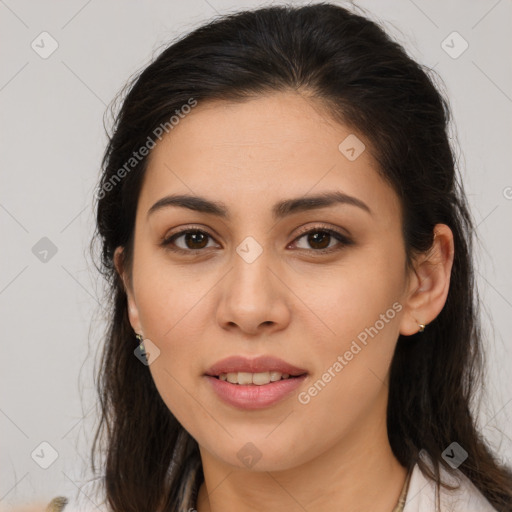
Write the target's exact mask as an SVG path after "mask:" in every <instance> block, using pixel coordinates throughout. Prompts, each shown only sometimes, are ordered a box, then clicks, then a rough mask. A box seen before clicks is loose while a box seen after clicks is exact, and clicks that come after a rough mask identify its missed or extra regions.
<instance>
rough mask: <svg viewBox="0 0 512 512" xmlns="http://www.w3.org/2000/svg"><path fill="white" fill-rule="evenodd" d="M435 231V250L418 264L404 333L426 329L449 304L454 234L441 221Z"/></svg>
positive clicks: (410, 288)
mask: <svg viewBox="0 0 512 512" xmlns="http://www.w3.org/2000/svg"><path fill="white" fill-rule="evenodd" d="M434 233H435V235H434V242H433V245H432V247H431V249H430V250H429V251H427V252H426V253H424V254H422V255H421V256H419V257H418V258H417V261H416V262H415V264H414V275H413V276H412V279H411V280H410V287H409V291H408V297H407V299H406V301H405V308H404V309H405V311H404V314H403V317H402V322H401V325H400V334H402V335H404V336H410V335H412V334H415V333H417V332H422V331H423V329H424V328H425V326H426V325H428V324H429V323H431V322H432V321H433V320H434V319H435V318H436V317H437V316H438V315H439V313H440V312H441V311H442V309H443V307H444V305H445V303H446V298H447V296H448V290H449V288H450V275H451V269H452V265H453V257H454V245H453V233H452V231H451V229H450V228H449V227H448V226H447V225H446V224H437V225H436V226H435V228H434Z"/></svg>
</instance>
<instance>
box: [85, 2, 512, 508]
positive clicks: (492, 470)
mask: <svg viewBox="0 0 512 512" xmlns="http://www.w3.org/2000/svg"><path fill="white" fill-rule="evenodd" d="M431 75H432V77H431ZM299 90H300V91H306V92H307V93H308V94H310V95H311V96H312V97H314V98H316V99H318V101H320V102H321V103H322V104H323V105H325V106H326V107H327V108H328V110H329V112H330V113H331V115H332V117H333V118H334V119H337V120H338V121H340V122H342V123H344V124H346V125H348V126H350V127H353V129H354V130H357V131H358V132H359V133H361V134H364V136H365V137H366V138H367V139H368V140H369V141H370V143H371V145H372V151H373V154H374V157H375V158H376V160H377V161H378V163H379V166H380V172H381V173H382V176H383V177H384V178H385V179H386V180H387V181H388V182H389V183H390V184H391V185H392V186H393V188H394V190H395V191H396V193H397V194H398V196H399V198H400V201H401V206H402V212H403V236H404V240H405V246H406V254H407V262H408V265H409V266H410V265H411V264H412V260H413V256H414V255H415V254H417V253H421V252H424V251H427V250H428V249H429V248H430V247H431V246H432V241H433V228H434V226H435V225H436V224H437V223H443V224H447V225H448V226H449V227H450V228H451V230H452V232H453V235H454V244H455V256H454V262H453V268H452V273H451V283H450V290H449V293H448V297H447V300H446V304H445V306H444V308H443V310H442V311H441V313H440V314H439V315H438V317H437V318H436V319H435V320H434V321H433V322H432V323H431V324H430V325H429V326H428V328H427V329H426V330H425V332H424V333H422V334H416V335H413V336H408V337H404V336H400V337H399V339H398V342H397V346H396V351H395V354H394V358H393V361H392V364H391V370H390V371H391V374H390V384H389V405H388V410H387V425H388V432H389V441H390V444H391V447H392V450H393V452H394V454H395V456H396V457H397V459H398V460H399V461H400V463H401V464H402V465H403V466H405V467H407V468H410V467H412V466H413V465H414V464H415V463H418V464H419V466H420V468H421V470H422V471H423V472H424V473H425V474H426V475H428V476H429V477H430V478H432V479H434V480H435V481H436V482H437V483H438V484H439V483H440V477H439V470H438V463H439V464H441V465H443V466H444V467H445V468H446V469H447V470H448V471H451V468H450V466H449V465H448V464H447V463H446V462H445V460H444V459H443V457H442V456H441V454H442V452H443V450H445V448H447V447H448V446H449V445H450V444H451V443H452V442H453V441H456V442H458V443H459V444H460V445H461V446H462V447H463V448H464V449H465V450H466V451H467V452H468V454H469V456H468V458H467V459H466V460H465V461H464V462H463V463H462V465H461V466H460V467H459V469H460V471H462V472H463V473H464V474H465V475H466V476H467V477H469V479H470V480H471V481H472V482H473V483H474V485H475V486H476V487H477V488H478V489H479V490H480V491H481V492H482V493H483V495H484V496H485V497H486V498H487V499H488V500H489V501H490V502H491V504H493V506H494V507H495V508H496V509H497V510H499V511H503V512H504V511H510V510H511V507H512V491H511V488H512V473H511V471H510V469H508V468H505V467H503V466H501V465H500V464H499V463H498V461H497V459H496V458H495V456H494V455H493V454H492V453H491V451H490V450H489V449H488V447H487V445H486V443H485V441H484V440H483V439H482V437H481V435H480V434H479V432H478V430H477V427H476V423H475V418H474V412H473V411H472V407H473V406H474V403H473V400H474V397H475V391H476V390H478V387H479V386H480V382H481V377H482V375H481V372H482V367H483V364H482V348H481V339H482V335H481V331H480V327H479V306H478V295H477V292H476V288H475V283H474V273H473V267H472V265H473V264H472V243H473V242H472V239H473V236H474V232H473V224H472V219H471V215H470V213H469V211H468V207H467V202H466V198H465V195H464V191H463V187H462V183H461V182H460V179H458V175H457V173H456V165H455V157H454V153H453V149H452V148H451V145H450V141H449V136H448V131H449V121H450V111H449V106H448V103H447V101H446V100H445V99H444V98H443V96H442V95H441V93H440V92H439V91H438V89H437V88H436V86H435V85H434V78H433V74H432V72H431V71H430V70H428V69H426V68H424V67H423V66H421V65H420V64H418V63H416V62H415V61H414V60H412V59H411V58H410V57H409V56H408V55H407V54H406V52H405V51H404V49H403V48H402V47H401V46H400V45H399V44H398V43H396V42H394V41H393V40H392V39H391V38H390V37H389V36H388V35H387V34H386V33H385V32H384V31H383V29H382V28H380V27H379V25H378V24H376V23H374V22H372V21H370V20H369V19H368V18H367V17H365V16H360V15H358V14H355V13H353V12H350V11H349V10H347V9H344V8H342V7H339V6H336V5H332V4H328V3H318V4H313V5H307V6H303V7H291V6H276V7H266V8H261V9H257V10H254V11H244V12H239V13H235V14H231V15H226V16H222V17H220V18H218V19H215V20H213V21H211V22H210V23H208V24H206V25H203V26H201V27H200V28H198V29H196V30H194V31H193V32H191V33H190V34H188V35H186V36H184V37H182V38H180V39H178V40H177V41H175V42H173V43H172V44H171V45H170V46H168V47H167V48H166V49H165V50H164V51H162V52H161V53H160V55H158V57H157V58H156V59H155V60H154V61H153V62H152V63H151V64H150V65H149V66H147V67H146V68H145V69H144V70H143V71H142V72H140V73H138V74H137V76H136V77H135V78H134V79H133V80H132V81H131V82H130V83H129V84H128V88H127V93H126V95H125V97H124V99H123V101H122V105H121V108H120V110H119V112H118V114H117V116H116V119H115V124H114V126H113V130H112V134H111V136H110V137H109V142H108V146H107V148H106V151H105V155H104V158H103V172H102V176H101V179H100V182H99V185H98V190H97V194H96V199H97V231H96V233H95V234H94V238H93V241H92V246H91V248H92V250H93V251H94V243H95V241H97V240H100V241H101V244H102V246H101V256H100V259H101V261H100V262H99V263H98V268H99V270H100V271H101V272H102V274H103V275H104V277H105V279H106V281H107V285H108V294H107V296H106V299H105V300H106V304H107V306H108V307H109V315H110V316H109V325H108V331H107V332H106V336H105V345H104V352H103V355H102V359H101V361H102V362H101V368H100V371H99V379H98V392H99V398H100V406H101V421H100V425H99V427H98V430H97V432H96V436H95V439H94V444H93V450H92V451H93V453H92V454H93V462H92V465H93V470H94V469H95V453H101V454H102V455H104V457H105V461H104V465H103V466H102V467H104V470H105V474H104V484H105V492H106V498H107V502H108V503H109V506H110V507H111V509H112V510H113V511H116V512H130V511H133V512H140V511H141V510H151V511H178V510H187V509H188V508H189V507H193V506H195V501H194V499H195V497H196V493H197V489H198V486H199V485H200V483H201V482H202V479H203V474H202V468H201V461H200V457H199V451H198V446H197V442H196V441H195V440H194V439H193V438H192V437H191V436H190V435H189V434H188V433H187V432H186V431H185V430H184V429H183V427H182V426H181V425H180V424H179V423H178V421H177V420H176V418H175V417H174V416H173V415H172V414H171V412H170V411H169V409H168V408H167V407H166V405H165V403H164V402H163V400H162V399H161V397H160V395H159V393H158V391H157V389H156V387H155V385H154V383H153V380H152V378H151V375H150V372H149V369H148V368H147V367H146V366H144V365H142V364H141V363H140V362H139V360H138V359H137V358H136V357H134V354H133V351H134V349H135V347H136V346H137V341H136V339H135V336H134V332H133V330H132V328H131V326H130V323H129V320H128V315H127V300H126V294H125V291H124V287H123V283H122V281H121V280H120V278H119V275H118V274H117V273H116V270H115V267H114V263H113V254H114V251H115V249H116V248H117V247H118V246H123V247H124V248H125V251H124V256H125V258H124V266H125V268H126V269H127V271H128V272H129V271H130V269H131V257H132V253H133V239H134V223H135V213H136V208H137V202H138V198H139V193H140V190H141V184H142V180H143V177H144V173H145V169H146V164H147V157H143V158H140V160H139V159H138V158H137V161H134V160H130V159H132V158H134V154H135V153H137V154H139V153H138V151H139V149H140V148H141V147H143V146H144V145H147V144H148V140H149V139H151V138H152V137H153V138H154V136H155V130H157V129H158V127H159V126H161V125H162V124H164V125H165V123H169V119H170V117H171V116H172V115H173V114H174V113H175V112H176V110H178V111H179V110H180V109H181V108H182V106H183V105H186V104H187V103H190V99H191V98H193V99H194V101H197V102H198V103H199V104H200V103H201V102H203V101H208V100H219V99H220V100H223V99H225V100H231V101H232V100H238V101H243V100H244V99H247V98H251V97H255V96H258V95H265V94H266V93H270V92H274V91H299ZM123 94H124V93H123ZM191 115H193V114H191ZM171 136H172V133H171ZM127 162H131V163H130V166H128V167H127ZM123 168H124V169H125V172H120V169H123ZM422 449H423V450H425V451H426V452H427V453H428V454H429V456H430V457H431V458H432V460H433V461H434V462H435V465H434V471H433V472H431V471H430V469H429V467H428V466H427V465H426V464H425V463H424V462H423V461H422V459H421V458H420V457H419V453H420V451H421V450H422Z"/></svg>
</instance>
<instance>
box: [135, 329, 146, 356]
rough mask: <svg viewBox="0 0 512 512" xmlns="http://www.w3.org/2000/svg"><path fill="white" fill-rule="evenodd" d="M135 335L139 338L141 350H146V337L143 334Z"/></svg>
mask: <svg viewBox="0 0 512 512" xmlns="http://www.w3.org/2000/svg"><path fill="white" fill-rule="evenodd" d="M135 337H136V338H137V339H138V340H139V350H140V351H141V353H142V352H144V338H143V336H142V334H136V335H135Z"/></svg>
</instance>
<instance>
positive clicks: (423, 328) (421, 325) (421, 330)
mask: <svg viewBox="0 0 512 512" xmlns="http://www.w3.org/2000/svg"><path fill="white" fill-rule="evenodd" d="M418 325H419V326H420V328H419V330H418V332H423V331H424V330H425V325H424V324H418Z"/></svg>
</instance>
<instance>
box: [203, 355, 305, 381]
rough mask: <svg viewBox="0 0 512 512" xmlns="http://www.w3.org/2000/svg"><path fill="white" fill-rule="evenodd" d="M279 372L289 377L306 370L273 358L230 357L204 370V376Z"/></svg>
mask: <svg viewBox="0 0 512 512" xmlns="http://www.w3.org/2000/svg"><path fill="white" fill-rule="evenodd" d="M272 371H273V372H281V373H287V374H289V375H294V376H298V375H302V374H304V373H307V371H306V370H303V369H301V368H297V367H296V366H294V365H292V364H289V363H287V362H286V361H283V360H282V359H279V358H277V357H273V356H268V355H267V356H259V357H255V358H253V359H250V358H247V357H244V356H231V357H227V358H226V359H222V360H220V361H217V362H216V363H215V364H214V365H213V366H212V367H210V368H209V369H208V370H206V372H205V375H209V376H211V377H213V376H215V377H218V376H219V375H220V374H221V373H238V372H248V373H262V372H272Z"/></svg>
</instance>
